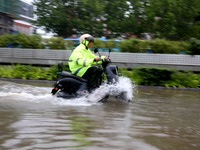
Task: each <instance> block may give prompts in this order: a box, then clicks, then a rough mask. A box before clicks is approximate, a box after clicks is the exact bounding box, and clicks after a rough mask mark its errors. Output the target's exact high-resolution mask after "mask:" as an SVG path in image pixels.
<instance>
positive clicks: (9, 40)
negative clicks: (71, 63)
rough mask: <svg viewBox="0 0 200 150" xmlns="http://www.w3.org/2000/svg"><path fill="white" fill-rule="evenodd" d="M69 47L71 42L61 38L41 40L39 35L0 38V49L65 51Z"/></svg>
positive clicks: (15, 35) (8, 35)
mask: <svg viewBox="0 0 200 150" xmlns="http://www.w3.org/2000/svg"><path fill="white" fill-rule="evenodd" d="M71 45H73V44H72V42H66V41H64V40H63V39H62V38H61V37H58V38H50V39H42V38H41V36H40V35H31V36H28V35H25V34H21V33H19V34H5V35H1V36H0V47H13V48H30V49H45V48H48V49H60V50H65V49H67V46H71Z"/></svg>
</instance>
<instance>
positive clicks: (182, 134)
mask: <svg viewBox="0 0 200 150" xmlns="http://www.w3.org/2000/svg"><path fill="white" fill-rule="evenodd" d="M50 91H51V87H49V86H47V85H27V84H17V83H13V82H6V81H0V149H2V150H7V149H17V150H32V149H37V150H39V149H48V150H51V149H54V150H66V149H67V150H199V149H200V92H197V91H196V92H193V91H172V90H150V89H138V90H137V92H135V93H134V97H133V98H132V102H131V104H124V103H121V102H113V101H112V102H110V103H105V104H102V103H96V102H95V100H94V101H87V100H85V99H76V100H74V101H72V100H64V99H61V98H60V99H58V98H56V97H53V96H51V94H50Z"/></svg>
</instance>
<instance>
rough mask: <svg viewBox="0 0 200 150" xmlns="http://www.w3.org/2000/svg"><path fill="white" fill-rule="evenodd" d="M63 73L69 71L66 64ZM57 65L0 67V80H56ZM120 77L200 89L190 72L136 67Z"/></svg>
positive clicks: (123, 71)
mask: <svg viewBox="0 0 200 150" xmlns="http://www.w3.org/2000/svg"><path fill="white" fill-rule="evenodd" d="M63 70H65V71H69V67H68V65H67V64H65V65H64V69H63ZM57 71H58V67H57V65H55V66H52V67H49V68H41V67H34V66H31V65H20V64H17V65H11V66H0V77H1V78H18V79H24V80H26V79H32V80H33V79H34V80H56V78H57V77H56V72H57ZM119 72H120V74H121V75H122V76H126V77H129V78H130V79H131V80H132V82H133V83H135V84H136V85H146V86H164V87H174V88H176V87H178V88H181V87H185V88H200V75H199V74H194V73H192V72H180V71H177V70H173V69H165V68H154V67H153V68H152V67H138V68H135V69H133V70H132V71H127V70H126V69H122V68H119Z"/></svg>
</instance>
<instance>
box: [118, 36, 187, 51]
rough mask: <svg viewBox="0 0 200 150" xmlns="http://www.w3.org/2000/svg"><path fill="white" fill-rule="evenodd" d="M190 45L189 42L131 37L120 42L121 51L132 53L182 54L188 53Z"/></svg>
mask: <svg viewBox="0 0 200 150" xmlns="http://www.w3.org/2000/svg"><path fill="white" fill-rule="evenodd" d="M188 47H189V43H187V42H176V41H167V40H164V39H156V40H139V39H129V40H125V41H123V42H121V43H120V48H121V51H122V52H130V53H146V52H151V53H155V54H180V53H187V51H188Z"/></svg>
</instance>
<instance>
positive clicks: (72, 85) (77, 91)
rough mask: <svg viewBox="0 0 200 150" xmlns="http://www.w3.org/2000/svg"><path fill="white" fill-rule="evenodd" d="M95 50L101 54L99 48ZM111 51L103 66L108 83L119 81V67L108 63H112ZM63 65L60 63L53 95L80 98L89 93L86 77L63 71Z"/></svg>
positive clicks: (106, 97)
mask: <svg viewBox="0 0 200 150" xmlns="http://www.w3.org/2000/svg"><path fill="white" fill-rule="evenodd" d="M94 52H95V53H98V54H99V56H101V55H100V53H99V52H98V50H97V49H95V50H94ZM110 52H111V50H110V49H109V55H108V57H107V58H106V59H105V61H103V63H102V65H101V67H102V68H103V70H104V73H105V74H106V77H107V84H116V83H117V82H118V67H117V66H115V65H108V64H109V63H110V59H109V56H110ZM62 67H63V64H62V63H59V64H58V68H59V72H58V73H57V75H58V79H57V81H56V83H55V84H54V88H53V89H52V92H51V93H52V95H55V94H56V96H57V97H62V98H67V99H71V98H78V97H81V96H84V95H86V94H87V93H89V91H88V86H87V84H88V81H87V80H86V79H83V78H81V77H78V76H75V75H73V74H71V73H70V72H66V71H62ZM101 81H102V79H101ZM108 97H109V95H105V96H104V97H103V98H102V99H101V100H99V102H103V101H106V100H107V99H108Z"/></svg>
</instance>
